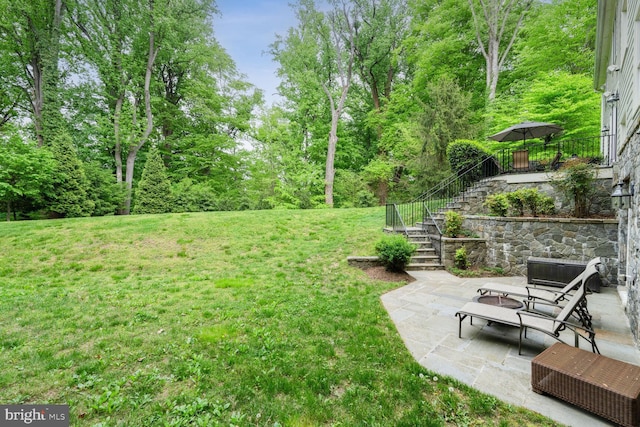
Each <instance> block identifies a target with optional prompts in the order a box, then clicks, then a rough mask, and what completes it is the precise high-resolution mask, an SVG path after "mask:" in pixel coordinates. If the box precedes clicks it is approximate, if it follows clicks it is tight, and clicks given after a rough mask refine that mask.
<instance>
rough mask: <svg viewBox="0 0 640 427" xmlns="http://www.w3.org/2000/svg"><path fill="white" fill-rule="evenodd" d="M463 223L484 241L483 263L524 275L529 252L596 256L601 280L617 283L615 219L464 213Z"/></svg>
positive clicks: (574, 257) (584, 258) (546, 255)
mask: <svg viewBox="0 0 640 427" xmlns="http://www.w3.org/2000/svg"><path fill="white" fill-rule="evenodd" d="M463 226H464V228H465V229H468V230H471V231H473V232H474V233H475V234H477V235H479V236H480V237H481V238H482V239H484V240H485V241H486V249H484V250H485V251H486V252H485V253H486V255H485V258H484V265H486V266H489V267H500V268H502V269H504V271H505V272H506V273H508V274H517V275H523V276H526V274H527V258H528V257H530V256H533V257H542V258H566V259H571V260H576V261H588V260H589V259H591V258H594V257H598V256H599V257H602V258H603V261H604V263H605V275H606V277H605V278H603V283H604V284H605V285H606V284H613V285H616V284H617V271H618V221H617V220H614V219H582V218H524V217H518V218H511V217H506V218H505V217H489V216H466V217H465V220H464V224H463ZM454 252H455V251H454ZM467 252H470V251H469V247H467Z"/></svg>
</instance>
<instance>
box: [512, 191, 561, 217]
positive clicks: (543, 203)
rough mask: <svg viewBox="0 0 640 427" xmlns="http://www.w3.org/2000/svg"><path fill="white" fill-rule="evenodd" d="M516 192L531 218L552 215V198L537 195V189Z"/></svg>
mask: <svg viewBox="0 0 640 427" xmlns="http://www.w3.org/2000/svg"><path fill="white" fill-rule="evenodd" d="M518 192H520V198H521V199H522V202H523V203H524V206H525V207H526V208H527V209H529V211H531V215H532V216H538V214H549V213H553V211H554V210H555V206H554V203H553V198H552V197H549V196H546V195H544V194H541V193H539V192H538V189H537V188H523V189H521V190H518Z"/></svg>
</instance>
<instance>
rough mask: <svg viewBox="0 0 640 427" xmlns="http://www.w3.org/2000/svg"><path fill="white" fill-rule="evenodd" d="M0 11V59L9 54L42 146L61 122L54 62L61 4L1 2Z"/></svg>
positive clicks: (35, 0) (51, 0)
mask: <svg viewBox="0 0 640 427" xmlns="http://www.w3.org/2000/svg"><path fill="white" fill-rule="evenodd" d="M0 9H2V12H1V13H2V15H0V16H1V17H2V19H0V35H1V36H2V37H1V38H2V40H3V43H2V47H3V50H4V52H3V56H4V55H9V56H10V57H11V58H12V60H13V61H14V63H15V64H19V67H20V68H21V72H22V75H21V76H20V78H19V79H18V80H17V83H18V84H19V85H20V88H21V90H22V91H23V93H24V98H25V99H27V100H28V105H27V108H28V110H29V112H30V115H31V117H30V118H31V121H32V124H33V127H34V131H35V135H36V139H37V141H38V145H39V146H42V145H43V144H45V143H46V142H47V140H49V141H50V140H51V138H52V137H53V136H54V135H55V134H56V133H57V132H58V128H59V127H60V126H61V121H62V116H61V113H60V108H61V100H60V96H59V89H60V79H61V77H60V71H59V64H58V62H59V57H60V46H61V37H62V32H63V31H64V28H63V20H62V18H63V12H64V10H65V8H64V3H63V1H62V0H32V1H9V0H2V1H0ZM5 58H6V57H5ZM13 84H15V82H14V83H13ZM16 106H17V105H16ZM5 114H6V113H5Z"/></svg>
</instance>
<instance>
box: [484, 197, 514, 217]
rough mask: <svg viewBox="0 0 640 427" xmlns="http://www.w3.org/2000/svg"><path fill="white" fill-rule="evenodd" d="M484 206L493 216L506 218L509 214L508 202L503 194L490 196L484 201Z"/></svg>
mask: <svg viewBox="0 0 640 427" xmlns="http://www.w3.org/2000/svg"><path fill="white" fill-rule="evenodd" d="M484 206H485V207H486V208H487V209H489V213H490V214H491V215H495V216H507V213H508V212H509V201H508V200H507V195H506V194H504V193H499V194H492V195H490V196H488V197H487V198H486V200H485V201H484Z"/></svg>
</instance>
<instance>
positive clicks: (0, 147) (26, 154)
mask: <svg viewBox="0 0 640 427" xmlns="http://www.w3.org/2000/svg"><path fill="white" fill-rule="evenodd" d="M54 164H55V163H54V160H53V156H52V155H51V152H50V151H49V150H47V149H44V148H38V147H37V146H36V144H35V143H34V142H31V141H23V140H22V138H20V137H19V136H18V135H17V134H13V135H11V136H10V137H8V138H0V201H2V203H3V205H4V206H3V207H4V208H5V209H6V210H5V211H6V213H7V220H9V219H10V217H11V213H12V211H13V209H14V205H15V204H16V203H17V202H19V201H22V202H25V201H28V202H30V204H35V205H39V204H40V203H41V202H42V200H43V197H44V193H45V192H46V191H47V190H49V189H50V188H51V185H52V183H51V179H52V171H53V169H54ZM13 213H14V214H15V212H13Z"/></svg>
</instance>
